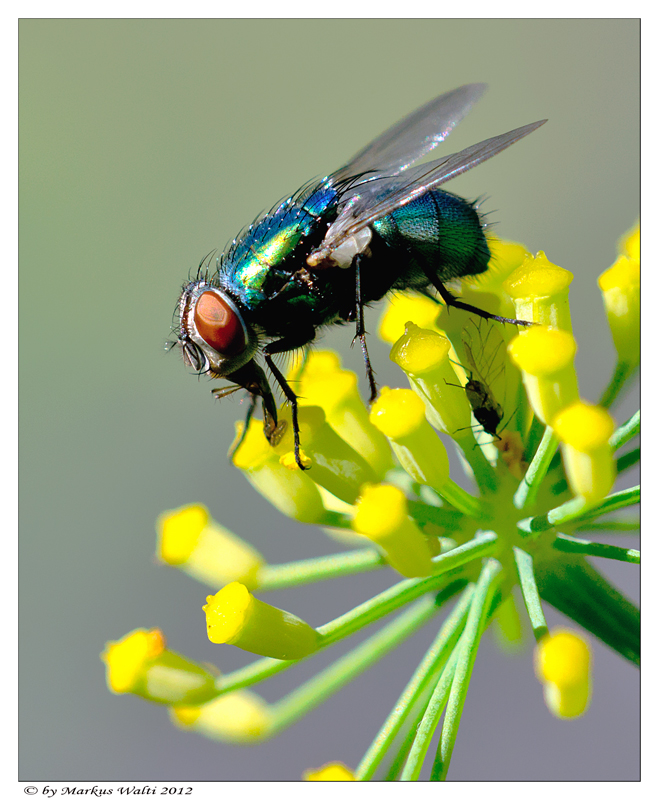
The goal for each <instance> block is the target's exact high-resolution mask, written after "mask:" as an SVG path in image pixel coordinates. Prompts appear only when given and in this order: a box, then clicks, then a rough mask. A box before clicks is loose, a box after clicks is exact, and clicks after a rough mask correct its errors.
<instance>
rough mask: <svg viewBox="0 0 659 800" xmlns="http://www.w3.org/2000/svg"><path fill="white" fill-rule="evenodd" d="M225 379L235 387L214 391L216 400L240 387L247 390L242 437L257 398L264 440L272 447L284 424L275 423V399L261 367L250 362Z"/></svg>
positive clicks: (279, 436)
mask: <svg viewBox="0 0 659 800" xmlns="http://www.w3.org/2000/svg"><path fill="white" fill-rule="evenodd" d="M226 378H227V380H230V381H233V382H234V383H236V384H237V386H235V387H229V388H227V389H214V390H213V394H214V395H215V396H216V397H218V398H219V397H226V396H227V395H228V394H231V393H232V392H234V391H237V390H238V389H239V388H241V387H242V388H243V389H247V391H248V392H249V393H250V394H251V395H252V405H251V407H250V409H249V410H248V412H247V419H246V420H245V430H244V431H243V435H244V434H245V432H246V431H247V425H248V423H249V421H250V419H251V417H252V414H253V413H254V407H255V405H256V402H257V398H258V397H260V398H261V401H262V405H263V433H264V434H265V438H266V439H267V440H268V441H269V442H270V444H271V445H272V446H273V447H274V446H275V445H276V444H277V442H278V441H279V439H280V438H281V435H282V433H283V432H284V425H285V423H281V424H278V423H277V405H276V403H275V398H274V397H273V396H272V391H271V389H270V384H269V383H268V379H267V378H266V376H265V373H264V372H263V370H262V369H261V367H259V366H258V365H257V364H255V363H254V361H253V360H252V361H249V362H248V363H247V364H245V365H244V366H242V367H240V369H238V370H236V371H235V372H232V373H231V375H227V376H226ZM242 440H243V437H241V439H240V441H239V442H238V445H236V447H234V448H233V452H232V453H231V454H230V455H233V453H234V452H235V451H236V449H237V448H238V446H239V445H240V444H241V443H242Z"/></svg>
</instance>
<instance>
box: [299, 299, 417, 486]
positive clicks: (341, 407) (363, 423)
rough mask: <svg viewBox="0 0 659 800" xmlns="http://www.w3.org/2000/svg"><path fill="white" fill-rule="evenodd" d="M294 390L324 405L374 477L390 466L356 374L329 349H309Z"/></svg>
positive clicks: (329, 419) (330, 419) (304, 402)
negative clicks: (346, 367)
mask: <svg viewBox="0 0 659 800" xmlns="http://www.w3.org/2000/svg"><path fill="white" fill-rule="evenodd" d="M429 302H431V301H429ZM296 391H297V392H298V394H299V402H300V405H301V406H309V405H311V406H314V405H315V406H320V407H321V408H322V409H323V411H324V412H325V415H326V419H327V422H328V423H329V424H330V425H331V426H332V428H333V429H334V430H335V431H336V432H337V433H338V434H339V436H340V437H341V438H342V439H343V440H344V441H346V442H350V444H351V445H352V447H353V448H354V449H355V450H356V451H357V452H358V453H359V454H360V455H361V456H362V457H363V458H364V459H365V460H366V461H367V462H368V463H369V464H370V465H371V467H372V468H373V469H374V471H375V474H376V476H377V477H383V476H384V475H385V473H386V472H387V471H388V470H390V469H391V468H392V467H393V460H392V458H391V450H390V448H389V445H388V443H387V441H386V439H385V438H384V436H382V434H381V433H380V432H379V431H378V430H375V429H374V428H373V426H372V425H371V424H369V421H368V411H367V409H366V406H365V405H364V403H363V402H362V399H361V397H360V395H359V390H358V388H357V376H356V375H355V373H354V372H350V371H349V370H347V369H341V362H340V360H339V357H338V355H337V354H336V353H333V352H332V351H330V350H317V351H313V352H312V353H310V354H309V357H308V358H307V360H306V362H305V364H304V368H303V369H302V371H301V373H299V379H298V383H297V386H296Z"/></svg>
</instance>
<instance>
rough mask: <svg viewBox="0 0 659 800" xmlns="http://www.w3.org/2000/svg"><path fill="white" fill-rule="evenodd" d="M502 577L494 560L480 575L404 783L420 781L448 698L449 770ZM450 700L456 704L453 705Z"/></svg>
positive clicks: (419, 730)
mask: <svg viewBox="0 0 659 800" xmlns="http://www.w3.org/2000/svg"><path fill="white" fill-rule="evenodd" d="M500 574H501V565H500V564H499V563H498V562H497V561H494V560H493V559H490V560H489V561H488V562H487V563H486V565H485V566H484V567H483V569H482V571H481V574H480V577H479V578H478V582H477V583H476V587H475V589H474V594H473V598H472V602H471V605H470V608H469V614H468V616H467V622H466V624H465V629H464V631H463V632H462V635H461V637H460V641H459V642H458V644H457V646H456V647H455V648H454V650H453V653H452V654H451V658H450V659H449V662H448V663H447V665H446V669H445V670H444V672H443V674H442V677H441V678H440V680H439V682H438V684H437V686H436V687H435V691H434V692H433V694H432V697H431V698H430V702H429V703H428V707H427V708H426V711H425V713H424V715H423V719H422V720H421V722H420V724H419V726H418V728H417V732H416V736H415V738H414V743H413V744H412V748H411V750H410V754H409V756H408V759H407V763H406V764H405V768H404V769H403V772H402V774H401V778H400V779H401V781H414V780H417V778H418V777H419V774H420V773H421V767H422V766H423V761H424V759H425V756H426V753H427V751H428V748H429V746H430V742H431V741H432V738H433V735H434V733H435V728H436V727H437V723H438V722H439V718H440V716H441V714H442V711H443V709H444V705H445V704H446V701H447V698H448V702H449V708H450V713H451V721H452V723H453V725H454V728H455V730H454V729H453V727H452V726H451V725H449V727H448V728H447V725H446V721H445V723H444V728H445V729H446V733H447V736H448V738H447V739H445V741H444V744H445V749H444V750H443V751H442V753H443V756H445V757H446V758H444V761H445V763H446V767H447V768H448V761H450V756H451V751H452V749H453V743H454V741H455V733H457V725H458V723H459V719H460V713H461V711H462V705H463V704H464V697H465V695H466V691H467V687H468V685H469V677H470V675H471V669H472V667H473V661H474V659H475V657H476V651H477V650H478V641H479V639H480V634H481V632H482V629H483V627H484V624H485V619H486V617H487V615H488V612H489V609H490V604H491V600H492V595H493V593H494V590H495V588H496V586H497V583H498V580H497V576H499V575H500ZM453 665H454V666H455V674H454V676H453V678H452V680H449V677H448V676H449V673H450V671H451V670H450V667H451V666H453ZM451 699H452V700H453V702H452V703H451ZM446 714H447V716H446V719H448V718H449V709H447V712H446ZM449 728H450V731H449ZM441 741H442V737H440V744H441Z"/></svg>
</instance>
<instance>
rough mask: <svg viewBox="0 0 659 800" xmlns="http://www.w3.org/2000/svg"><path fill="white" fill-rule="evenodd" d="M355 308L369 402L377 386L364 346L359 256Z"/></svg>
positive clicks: (356, 331)
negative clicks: (369, 393)
mask: <svg viewBox="0 0 659 800" xmlns="http://www.w3.org/2000/svg"><path fill="white" fill-rule="evenodd" d="M355 310H356V319H357V323H356V329H355V338H354V339H353V340H352V341H353V343H354V342H355V340H356V339H359V343H360V344H361V347H362V353H363V354H364V363H365V364H366V377H367V378H368V385H369V388H370V390H371V396H370V397H369V399H368V402H369V403H374V402H375V400H376V399H377V396H378V387H377V384H376V383H375V373H374V372H373V367H372V366H371V359H370V358H369V355H368V348H367V347H366V328H365V327H364V302H363V300H362V275H361V256H359V255H358V256H357V257H356V258H355Z"/></svg>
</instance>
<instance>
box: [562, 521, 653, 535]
mask: <svg viewBox="0 0 659 800" xmlns="http://www.w3.org/2000/svg"><path fill="white" fill-rule="evenodd" d="M640 526H641V523H640V521H639V520H637V519H632V520H621V519H616V520H610V521H609V522H584V524H583V525H579V527H578V528H575V530H577V531H601V532H602V533H614V532H616V531H637V530H638V529H639V528H640Z"/></svg>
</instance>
